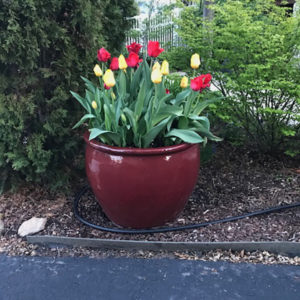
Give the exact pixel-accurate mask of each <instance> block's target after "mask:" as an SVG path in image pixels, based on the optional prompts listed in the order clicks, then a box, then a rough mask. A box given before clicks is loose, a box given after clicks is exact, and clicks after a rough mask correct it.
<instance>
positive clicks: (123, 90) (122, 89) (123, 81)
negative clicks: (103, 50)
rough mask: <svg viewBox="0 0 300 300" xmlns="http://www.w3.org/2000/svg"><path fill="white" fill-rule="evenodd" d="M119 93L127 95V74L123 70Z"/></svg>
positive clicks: (120, 76) (120, 72)
mask: <svg viewBox="0 0 300 300" xmlns="http://www.w3.org/2000/svg"><path fill="white" fill-rule="evenodd" d="M118 83H119V84H118V94H119V95H120V96H122V97H123V98H124V97H125V94H126V75H125V73H124V72H123V70H120V71H119V82H118Z"/></svg>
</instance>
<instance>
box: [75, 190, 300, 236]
mask: <svg viewBox="0 0 300 300" xmlns="http://www.w3.org/2000/svg"><path fill="white" fill-rule="evenodd" d="M88 189H89V186H87V185H86V186H84V187H83V188H82V189H81V190H80V191H79V192H78V193H77V194H76V195H75V197H74V203H73V205H74V206H73V208H74V215H75V217H76V218H77V219H78V220H79V221H80V222H82V223H83V224H85V225H87V226H90V227H92V228H94V229H98V230H101V231H106V232H112V233H124V234H148V233H161V232H170V231H182V230H188V229H196V228H200V227H206V226H208V225H213V224H220V223H226V222H232V221H237V220H241V219H245V218H249V217H255V216H260V215H266V214H270V213H274V212H278V211H282V210H286V209H291V208H296V207H300V202H296V203H293V204H288V205H281V206H275V207H270V208H266V209H262V210H257V211H253V212H250V213H246V214H243V215H240V216H233V217H228V218H224V219H220V220H213V221H209V222H204V223H198V224H191V225H185V226H176V227H161V228H153V229H121V228H109V227H103V226H99V225H95V224H92V223H90V222H88V221H87V220H85V219H84V218H83V217H82V216H81V215H80V213H79V210H78V204H79V201H80V199H81V197H82V196H83V195H84V194H85V193H86V192H87V190H88Z"/></svg>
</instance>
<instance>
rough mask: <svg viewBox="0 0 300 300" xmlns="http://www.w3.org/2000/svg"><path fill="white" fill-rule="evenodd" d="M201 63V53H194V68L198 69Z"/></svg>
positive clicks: (192, 60)
mask: <svg viewBox="0 0 300 300" xmlns="http://www.w3.org/2000/svg"><path fill="white" fill-rule="evenodd" d="M200 63H201V62H200V56H199V54H198V53H195V54H193V55H192V57H191V67H192V68H193V69H198V68H199V66H200Z"/></svg>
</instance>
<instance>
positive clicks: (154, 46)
mask: <svg viewBox="0 0 300 300" xmlns="http://www.w3.org/2000/svg"><path fill="white" fill-rule="evenodd" d="M163 51H164V49H162V48H159V42H157V41H155V42H154V41H149V42H148V55H149V56H151V57H157V56H158V55H159V54H160V53H162V52H163Z"/></svg>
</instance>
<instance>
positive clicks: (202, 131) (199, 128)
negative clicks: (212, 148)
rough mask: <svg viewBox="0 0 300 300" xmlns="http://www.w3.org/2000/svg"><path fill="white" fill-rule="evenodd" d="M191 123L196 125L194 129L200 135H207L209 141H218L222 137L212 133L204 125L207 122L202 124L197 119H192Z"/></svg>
mask: <svg viewBox="0 0 300 300" xmlns="http://www.w3.org/2000/svg"><path fill="white" fill-rule="evenodd" d="M193 125H194V126H195V127H196V128H195V131H197V132H199V133H200V134H201V135H204V136H206V137H208V138H209V139H210V140H211V141H215V142H220V141H222V140H223V139H222V138H219V137H217V136H215V135H213V134H212V133H211V132H210V131H209V129H208V128H207V127H206V126H207V124H205V125H203V124H201V123H200V122H199V121H193Z"/></svg>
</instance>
